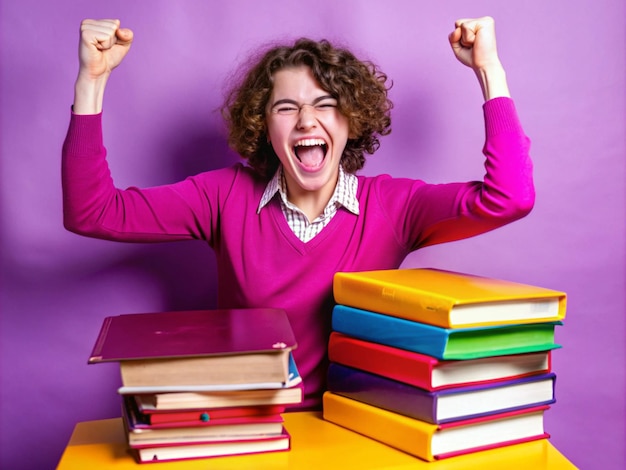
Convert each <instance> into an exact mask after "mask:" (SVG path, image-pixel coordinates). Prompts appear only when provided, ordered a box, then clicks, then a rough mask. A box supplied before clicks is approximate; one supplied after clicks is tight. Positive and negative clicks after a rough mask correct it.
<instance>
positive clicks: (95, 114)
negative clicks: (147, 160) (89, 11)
mask: <svg viewBox="0 0 626 470" xmlns="http://www.w3.org/2000/svg"><path fill="white" fill-rule="evenodd" d="M119 25H120V22H119V21H118V20H85V21H83V22H82V23H81V31H80V44H79V64H80V66H79V72H78V77H77V79H76V84H75V97H74V105H73V108H72V115H71V120H70V125H69V129H68V132H67V136H66V138H65V142H64V144H63V160H62V185H63V223H64V226H65V228H67V229H68V230H70V231H72V232H75V233H78V234H80V235H85V236H89V237H95V238H103V239H107V240H116V241H132V242H156V241H170V240H188V239H198V238H200V239H206V240H210V239H211V232H212V230H213V227H211V226H210V224H211V221H212V220H217V219H218V218H217V217H213V214H212V212H214V211H215V210H217V209H216V207H215V206H214V205H213V204H214V202H215V201H216V200H217V199H219V197H218V196H216V194H218V193H219V185H220V181H219V178H218V177H219V175H211V176H210V177H209V175H204V176H202V177H197V178H192V179H188V180H185V181H182V182H179V183H176V184H172V185H165V186H158V187H154V188H148V189H139V188H134V187H131V188H128V189H125V190H122V189H118V188H116V187H115V185H114V182H113V179H112V177H111V174H110V171H109V166H108V163H107V160H106V149H105V146H104V142H103V137H102V101H103V95H104V90H105V86H106V83H107V80H108V78H109V76H110V75H111V72H112V71H113V70H114V69H115V67H117V66H118V65H119V64H120V63H121V62H122V60H123V59H124V57H125V56H126V54H127V52H128V50H129V48H130V45H131V42H132V38H133V33H132V31H131V30H129V29H121V28H120V27H119ZM216 179H217V180H216ZM204 183H206V185H205V184H204Z"/></svg>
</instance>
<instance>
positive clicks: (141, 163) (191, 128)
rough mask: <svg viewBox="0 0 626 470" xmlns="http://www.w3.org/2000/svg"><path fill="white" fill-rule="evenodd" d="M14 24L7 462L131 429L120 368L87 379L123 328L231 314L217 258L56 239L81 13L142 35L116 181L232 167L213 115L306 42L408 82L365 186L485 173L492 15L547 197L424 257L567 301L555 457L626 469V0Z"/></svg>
mask: <svg viewBox="0 0 626 470" xmlns="http://www.w3.org/2000/svg"><path fill="white" fill-rule="evenodd" d="M1 8H2V11H1V12H0V13H1V15H0V16H1V18H2V19H1V21H2V25H1V28H2V42H1V43H0V44H1V47H2V58H1V59H2V62H1V63H2V66H1V67H2V82H1V92H2V95H1V106H2V127H1V132H2V136H1V139H2V140H1V145H2V159H1V162H2V173H1V175H2V186H1V189H2V222H1V227H0V228H1V234H2V257H3V259H2V268H3V269H2V305H1V307H2V313H1V321H2V323H1V334H2V338H1V347H2V350H1V358H2V359H1V360H2V364H1V367H2V370H1V374H2V375H1V377H2V387H1V393H2V395H1V397H0V399H1V400H0V406H1V418H2V435H1V451H2V460H1V461H0V466H1V467H2V468H24V467H23V462H24V461H25V459H27V460H28V462H29V463H30V464H31V467H30V468H41V469H43V468H52V467H53V466H54V465H55V464H56V463H57V462H58V459H59V458H60V456H61V453H62V451H63V448H64V446H65V444H66V442H67V440H68V438H69V436H70V433H71V431H72V429H73V427H74V425H75V423H76V422H77V421H85V420H94V419H102V418H108V417H115V416H119V414H120V411H119V399H118V397H117V395H116V393H115V390H116V387H117V386H118V383H119V377H118V371H117V368H116V366H115V365H113V364H110V365H95V366H87V363H86V361H87V357H88V355H89V353H90V351H91V347H92V345H93V342H94V340H95V337H96V334H97V333H98V331H99V328H100V325H101V323H102V319H103V318H104V317H105V316H107V315H114V314H119V313H130V312H145V311H158V310H170V309H187V308H203V307H212V306H214V301H215V270H214V266H213V254H212V253H211V252H210V250H208V249H207V248H206V247H205V246H204V245H203V244H202V243H192V242H190V243H179V244H164V245H150V246H146V245H132V244H116V243H111V242H105V241H98V240H91V239H87V238H81V237H79V236H76V235H73V234H71V233H69V232H66V231H65V230H64V229H63V227H62V225H61V188H60V169H59V168H60V150H61V143H62V141H63V138H64V134H65V131H66V129H67V123H68V119H69V114H70V104H71V101H72V93H73V82H74V78H75V75H76V70H77V59H76V49H77V39H78V25H79V22H80V20H81V19H82V18H84V17H120V18H122V20H123V23H124V24H126V25H127V26H129V27H132V28H133V29H134V30H135V34H136V41H135V43H134V45H133V48H132V50H131V52H130V55H129V56H128V57H127V60H126V62H125V63H123V64H122V66H121V67H120V69H118V70H117V71H116V73H115V74H114V76H113V78H112V80H111V81H110V84H109V88H108V90H107V97H106V100H105V115H104V126H105V138H106V142H107V146H108V150H109V153H110V164H111V168H112V172H113V174H114V176H115V179H116V183H117V184H118V185H119V186H128V185H131V184H134V185H140V186H146V185H154V184H160V183H166V182H171V181H175V180H178V179H180V178H183V177H184V176H186V175H188V174H190V173H195V172H198V171H201V170H204V169H209V168H217V167H221V166H223V165H226V164H229V163H231V162H234V161H236V156H234V155H232V153H230V152H229V151H228V150H227V147H226V144H225V142H224V134H223V129H222V127H221V123H220V119H219V115H218V113H217V112H216V111H215V108H216V107H217V106H218V105H219V104H220V98H221V91H222V84H223V83H224V82H225V80H226V79H227V76H228V74H229V72H231V71H232V70H233V68H234V66H235V64H236V63H238V61H239V60H240V59H242V58H244V57H245V56H246V54H247V52H248V51H249V50H251V49H252V48H254V47H255V46H257V45H258V44H259V43H261V42H266V41H268V40H271V39H276V38H284V37H288V38H291V37H294V36H300V35H310V36H312V37H315V38H320V37H328V38H331V39H335V40H339V41H341V42H343V43H346V44H348V45H349V46H350V47H352V48H353V49H354V51H355V52H356V53H357V54H358V55H360V56H362V57H364V58H370V59H372V60H374V61H375V62H377V63H378V64H380V65H381V66H382V68H383V70H385V71H386V72H387V73H388V74H389V75H390V76H391V77H392V78H393V80H394V82H395V85H394V88H393V90H392V97H393V99H394V101H395V104H396V107H395V109H394V112H393V118H394V131H393V133H392V134H391V135H390V136H388V137H386V138H384V139H383V141H382V147H381V149H380V151H379V152H378V153H377V154H376V155H375V156H374V157H372V158H370V161H369V162H368V164H367V165H366V168H365V171H364V172H365V173H367V174H375V173H380V172H388V173H391V174H393V175H404V176H411V177H415V178H422V179H425V180H428V181H432V182H444V181H453V180H467V179H474V178H481V177H482V173H483V169H482V157H481V155H480V149H481V146H482V141H483V123H482V114H481V109H480V106H481V95H480V91H479V87H478V84H477V82H476V79H475V78H474V77H473V76H472V73H471V72H470V71H469V70H468V69H465V68H464V67H463V66H461V65H460V64H459V63H457V62H456V60H455V59H454V57H453V55H452V53H451V52H450V50H449V46H448V43H447V38H446V36H447V34H448V32H449V31H450V30H451V27H452V25H453V22H454V20H455V19H456V18H457V17H469V16H481V15H485V14H490V15H492V16H494V17H495V18H496V25H497V30H498V39H499V49H500V54H501V58H502V61H503V63H504V65H505V67H506V69H507V72H508V76H509V82H510V87H511V90H512V93H513V95H514V98H515V100H516V103H517V106H518V111H519V113H520V115H521V118H522V120H523V122H524V124H525V128H526V131H527V133H528V134H529V136H530V137H531V138H532V140H533V147H532V153H533V157H534V161H535V167H536V173H535V174H536V184H537V195H538V199H537V204H536V207H535V209H534V211H533V212H532V213H531V215H529V216H528V217H527V218H525V219H523V220H522V221H519V222H517V223H515V224H512V225H510V226H508V227H505V228H503V229H500V230H498V231H495V232H493V233H490V234H486V235H483V236H481V237H477V238H475V239H471V240H466V241H461V242H457V243H454V244H449V245H443V246H439V247H434V248H428V249H426V250H423V251H421V252H418V253H417V254H415V255H413V256H411V257H410V258H409V259H407V261H406V266H410V267H413V266H436V267H441V268H446V269H456V270H462V271H468V272H474V273H476V274H483V275H492V276H499V277H503V278H508V279H512V280H517V281H520V282H526V283H531V284H538V285H543V286H545V287H551V288H554V289H560V290H564V291H566V292H567V293H568V294H569V308H568V316H567V319H566V322H565V325H564V326H563V327H561V328H560V329H559V330H558V332H557V339H558V341H559V342H561V343H562V344H563V345H564V348H563V349H561V350H559V351H557V352H556V353H555V354H554V370H555V371H556V373H557V376H558V379H557V398H558V401H557V403H556V404H555V405H554V407H553V409H552V410H551V411H549V412H548V414H547V430H548V432H550V433H551V434H552V442H553V443H554V444H555V445H556V446H557V447H558V448H559V449H560V450H561V451H562V452H563V453H564V454H565V455H566V456H567V457H568V458H569V459H570V460H572V461H573V462H574V463H575V464H576V465H577V466H579V467H580V468H583V469H603V470H609V469H623V468H624V449H623V446H624V444H623V443H624V255H625V252H624V248H625V246H624V240H625V233H624V231H625V227H624V220H625V218H624V156H625V154H626V153H625V144H624V85H625V76H624V70H625V63H624V58H625V53H624V52H625V51H624V44H625V43H624V28H625V26H626V25H625V17H624V2H623V0H606V1H603V2H595V1H593V0H587V1H572V0H567V1H566V0H559V1H556V0H555V1H551V2H544V1H543V0H532V1H526V2H516V3H513V2H501V1H496V0H492V1H486V0H485V1H474V2H471V6H470V5H468V2H462V1H447V2H423V1H413V0H405V1H392V0H391V1H387V2H374V1H371V2H367V1H360V2H357V1H345V0H344V1H341V2H338V1H336V0H320V1H317V2H314V3H311V4H305V3H303V2H302V3H301V2H295V1H271V2H270V1H229V2H216V1H215V2H213V1H207V0H198V1H177V2H171V1H165V0H161V1H144V0H142V1H137V0H136V1H133V2H128V1H126V0H107V2H85V1H77V0H57V1H54V2H40V1H35V0H20V1H17V0H15V1H9V0H4V1H2V4H1Z"/></svg>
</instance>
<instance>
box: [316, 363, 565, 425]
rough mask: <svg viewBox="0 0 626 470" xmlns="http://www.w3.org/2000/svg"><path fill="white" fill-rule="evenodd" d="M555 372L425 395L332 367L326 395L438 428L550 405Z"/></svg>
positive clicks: (409, 387) (385, 380)
mask: <svg viewBox="0 0 626 470" xmlns="http://www.w3.org/2000/svg"><path fill="white" fill-rule="evenodd" d="M555 380H556V375H555V374H554V373H547V374H539V375H535V376H531V377H523V378H517V379H513V380H505V381H499V382H490V383H485V384H479V385H467V386H463V387H453V388H448V389H444V390H438V391H434V392H429V391H427V390H423V389H421V388H418V387H414V386H412V385H408V384H405V383H402V382H398V381H395V380H392V379H388V378H386V377H382V376H380V375H376V374H371V373H369V372H365V371H362V370H359V369H355V368H352V367H347V366H344V365H341V364H337V363H331V364H330V366H329V368H328V385H327V386H328V391H330V392H333V393H335V394H337V395H342V396H344V397H347V398H351V399H353V400H357V401H360V402H362V403H366V404H368V405H372V406H375V407H377V408H382V409H385V410H388V411H392V412H394V413H398V414H401V415H404V416H408V417H410V418H415V419H419V420H421V421H425V422H427V423H432V424H440V423H447V422H452V421H458V420H464V419H470V418H478V417H481V416H489V415H493V414H497V413H503V412H508V411H515V410H521V409H525V408H529V407H534V406H539V405H549V404H552V403H554V402H555V401H556V400H555V394H554V388H555Z"/></svg>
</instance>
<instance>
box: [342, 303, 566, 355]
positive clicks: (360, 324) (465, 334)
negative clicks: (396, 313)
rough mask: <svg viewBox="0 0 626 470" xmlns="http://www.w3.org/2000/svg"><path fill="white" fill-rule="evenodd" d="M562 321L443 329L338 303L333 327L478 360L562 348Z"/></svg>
mask: <svg viewBox="0 0 626 470" xmlns="http://www.w3.org/2000/svg"><path fill="white" fill-rule="evenodd" d="M557 325H562V322H561V321H554V322H543V323H528V324H523V325H518V324H515V325H496V326H485V327H473V328H440V327H437V326H433V325H427V324H425V323H418V322H415V321H411V320H405V319H403V318H398V317H392V316H389V315H383V314H380V313H376V312H370V311H368V310H361V309H358V308H353V307H347V306H345V305H335V308H334V309H333V314H332V329H333V330H334V331H337V332H339V333H343V334H345V335H348V336H353V337H355V338H358V339H362V340H365V341H371V342H373V343H378V344H384V345H387V346H393V347H396V348H400V349H406V350H407V351H413V352H418V353H421V354H426V355H428V356H432V357H436V358H438V359H476V358H480V357H492V356H503V355H507V354H521V353H527V352H536V351H548V350H551V349H556V348H560V347H561V346H560V345H558V344H556V343H555V342H554V330H555V327H556V326H557Z"/></svg>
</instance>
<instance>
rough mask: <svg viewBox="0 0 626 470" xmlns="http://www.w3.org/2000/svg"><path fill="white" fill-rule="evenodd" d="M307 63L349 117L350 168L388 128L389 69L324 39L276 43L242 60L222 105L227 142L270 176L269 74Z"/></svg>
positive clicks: (274, 160)
mask: <svg viewBox="0 0 626 470" xmlns="http://www.w3.org/2000/svg"><path fill="white" fill-rule="evenodd" d="M302 65H305V66H308V67H310V69H311V70H312V72H313V76H314V77H315V79H316V80H317V82H318V83H319V84H320V86H321V87H322V88H323V89H324V90H326V91H327V92H329V93H330V94H331V95H332V96H333V97H334V98H336V99H337V101H338V108H339V111H340V112H341V113H342V114H344V115H345V116H346V117H347V118H348V121H349V126H350V127H349V128H350V138H349V139H348V142H347V144H346V148H345V150H344V152H343V155H342V158H341V165H342V167H343V169H344V170H345V171H346V172H348V173H354V172H356V171H357V170H360V169H361V168H363V165H364V164H365V156H364V154H365V153H368V154H373V153H374V152H375V151H376V150H377V149H378V147H379V146H380V142H379V139H378V138H379V136H383V135H387V134H389V133H390V132H391V117H390V112H391V108H392V107H393V104H392V102H391V101H390V100H389V98H388V97H387V92H388V91H389V89H390V88H391V84H388V80H387V75H385V74H384V73H383V72H382V71H380V70H379V68H378V67H377V66H376V65H374V64H373V63H372V62H369V61H362V60H359V59H357V58H356V57H355V56H354V54H352V52H350V51H349V50H347V49H345V48H340V47H335V46H333V45H332V44H331V43H330V42H329V41H327V40H325V39H324V40H321V41H314V40H311V39H307V38H300V39H298V40H296V41H295V42H294V43H293V44H292V45H277V46H276V45H275V46H272V47H270V48H269V49H266V50H264V51H261V52H260V53H258V54H257V55H255V56H252V57H251V58H250V60H249V61H248V62H247V63H246V64H244V68H243V69H242V71H241V72H240V74H239V75H238V76H236V78H235V79H234V80H233V81H232V84H231V87H230V91H228V92H227V93H226V99H225V101H224V104H223V106H222V108H221V111H222V116H223V117H224V119H225V121H226V124H227V126H228V132H229V135H228V142H229V144H230V146H231V147H232V148H233V149H234V150H235V151H237V152H238V153H239V154H240V155H241V156H242V157H243V158H245V159H247V160H248V163H249V165H250V166H251V167H252V168H253V169H254V170H256V172H257V173H259V174H260V175H262V176H264V177H266V178H271V176H272V175H273V174H274V172H275V171H276V169H277V168H278V165H279V160H278V157H277V156H276V154H275V153H274V150H273V148H272V146H271V144H270V143H268V141H267V123H266V113H267V103H268V101H269V99H270V95H271V93H272V87H273V75H274V73H276V72H277V71H278V70H281V69H284V68H287V67H296V66H302Z"/></svg>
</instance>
